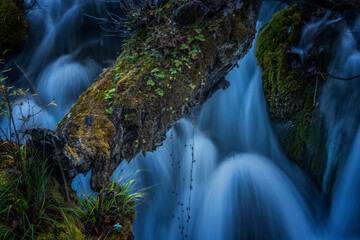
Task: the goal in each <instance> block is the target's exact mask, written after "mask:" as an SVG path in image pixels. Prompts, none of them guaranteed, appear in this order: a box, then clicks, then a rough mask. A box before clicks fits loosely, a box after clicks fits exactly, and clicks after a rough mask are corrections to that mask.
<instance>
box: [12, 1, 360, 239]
mask: <svg viewBox="0 0 360 240" xmlns="http://www.w3.org/2000/svg"><path fill="white" fill-rule="evenodd" d="M40 2H41V4H42V8H43V10H38V11H35V12H32V13H31V14H30V16H29V24H30V37H29V40H28V42H27V46H26V48H25V50H24V51H23V53H22V54H21V55H20V56H19V57H18V58H17V59H16V61H17V62H18V63H20V64H21V65H22V66H23V67H24V69H25V71H26V72H27V74H28V75H29V77H30V78H31V80H32V81H33V82H34V84H35V85H36V87H38V91H39V92H41V95H42V101H43V102H45V103H46V102H48V101H50V100H51V99H52V98H54V97H55V101H56V102H57V103H59V104H60V107H59V109H60V110H59V111H52V110H50V111H45V112H44V115H41V116H43V117H39V118H38V119H37V120H36V121H39V122H40V123H42V124H43V125H44V126H47V127H50V128H52V127H53V126H54V124H55V123H56V122H57V121H59V120H61V118H62V116H64V115H65V113H66V111H67V110H68V109H69V108H70V107H71V104H73V103H74V102H75V101H76V97H77V96H78V95H79V94H80V93H81V92H82V91H83V90H84V89H85V88H86V86H88V85H89V84H90V83H91V82H92V81H93V79H94V78H95V77H96V75H97V74H98V73H99V72H100V70H101V67H103V66H102V65H103V62H105V61H106V60H107V59H108V58H111V57H114V56H113V55H111V54H110V53H112V54H115V53H114V50H113V49H112V47H113V45H112V44H108V45H107V44H103V43H104V41H109V40H104V38H103V36H101V34H100V32H99V31H93V30H92V31H93V32H91V31H88V30H89V29H92V28H93V27H94V25H92V24H89V23H88V22H86V21H85V20H86V19H85V18H84V16H82V12H86V13H93V14H95V13H99V14H101V13H102V9H101V4H100V3H98V2H97V1H85V0H84V1H81V0H78V1H75V0H72V1H60V0H58V1H55V0H53V1H50V0H41V1H40ZM276 7H277V6H275V5H274V4H273V3H266V4H265V6H264V7H263V11H262V13H261V19H260V21H259V25H262V24H263V23H264V22H266V21H268V20H269V18H270V17H271V14H272V13H273V12H274V9H275V8H276ZM84 19H85V20H84ZM326 21H327V19H325V20H324V22H326ZM327 23H328V22H327ZM84 25H86V26H88V27H85V28H83V26H84ZM311 26H316V23H314V24H312V25H309V27H308V28H307V29H311ZM354 29H355V28H354ZM309 32H310V31H309ZM86 33H87V35H86V36H82V34H86ZM309 38H310V40H306V41H308V43H307V44H306V42H304V46H308V44H311V36H309ZM304 39H307V38H306V33H305V34H304ZM116 41H119V40H114V41H113V43H115V42H116ZM304 41H305V40H304ZM110 42H111V40H110ZM357 42H358V39H356V36H355V35H354V34H352V33H348V34H347V35H346V36H344V37H343V39H342V40H341V43H340V46H339V48H338V57H337V58H336V59H339V60H338V62H337V61H335V62H334V64H333V65H334V67H333V68H334V69H336V71H337V73H339V74H340V73H344V74H349V75H352V74H355V73H356V72H357V71H358V66H359V63H360V62H358V59H360V58H358V56H359V55H358V54H359V52H358V50H357V44H356V43H357ZM303 48H304V49H305V47H303ZM305 50H306V49H305ZM109 52H110V53H109ZM115 55H116V54H115ZM340 65H341V66H340ZM341 67H342V68H341ZM227 79H228V80H229V81H230V82H231V87H230V88H229V89H228V90H226V91H225V92H218V93H217V94H215V95H214V96H213V97H212V98H211V99H210V100H209V101H208V102H207V103H206V104H204V105H203V106H202V107H201V108H200V109H196V110H195V111H194V113H193V115H192V116H191V117H190V118H187V119H183V120H181V121H180V122H179V123H178V124H176V125H175V126H174V127H173V128H172V129H171V130H170V132H169V133H168V138H167V140H166V141H165V142H164V145H163V146H162V147H159V148H158V150H157V151H156V152H154V153H149V154H147V156H146V157H142V156H137V157H136V158H135V159H134V160H132V161H131V163H130V164H129V165H128V164H126V163H122V164H121V166H120V167H119V170H120V169H121V171H122V173H121V174H122V175H123V178H124V179H125V180H126V176H132V174H133V172H135V171H137V170H139V169H143V170H144V171H143V172H141V173H140V174H139V175H138V178H139V179H138V181H139V187H148V186H153V185H154V186H153V187H152V188H151V189H150V190H149V197H148V198H147V199H146V200H145V202H144V203H143V204H142V205H140V206H139V207H138V208H137V217H136V219H135V223H134V225H133V227H134V234H135V239H144V240H145V239H146V240H151V239H154V240H162V239H164V240H168V239H183V238H189V239H199V240H200V239H345V238H349V239H360V231H359V229H360V226H359V223H360V221H359V220H360V219H359V216H360V209H359V204H358V203H359V202H360V199H359V198H360V196H359V194H358V193H357V192H358V190H359V184H360V178H359V174H357V171H359V170H360V165H359V161H358V160H359V157H360V155H359V154H360V152H359V149H360V133H359V134H358V137H357V138H356V140H355V141H353V139H354V137H355V129H358V127H359V126H358V123H359V118H358V116H359V115H360V109H358V107H357V106H358V104H357V103H358V102H359V101H358V100H360V99H359V98H358V97H357V96H358V95H359V93H358V92H359V91H358V89H359V86H358V82H356V81H354V82H351V83H350V85H347V84H348V83H344V82H339V81H335V80H334V81H330V83H329V84H327V87H326V88H325V90H324V94H323V97H322V100H321V108H322V109H323V111H324V114H325V115H326V122H327V129H328V132H329V134H328V135H329V139H328V148H329V149H328V152H329V161H328V162H329V164H328V169H329V170H328V173H327V174H328V175H329V174H331V171H332V170H331V169H334V168H333V167H332V165H333V162H336V163H337V162H339V160H342V162H346V165H345V166H343V167H341V168H340V169H343V170H342V171H340V173H339V174H338V175H337V178H336V184H335V192H334V198H333V202H332V206H331V207H330V209H329V210H328V211H326V210H327V209H326V208H322V207H321V206H320V203H321V202H320V197H319V195H320V194H319V193H318V191H317V189H316V188H315V187H314V185H313V184H312V183H311V181H310V180H309V179H308V178H307V176H306V174H304V173H303V172H302V171H301V170H300V169H299V168H297V167H296V166H295V165H294V164H292V163H291V162H289V161H288V160H287V159H286V158H285V157H284V155H283V153H282V152H281V150H280V147H279V145H278V143H277V139H276V136H275V134H274V132H273V131H272V128H271V123H270V120H269V118H268V113H267V110H266V105H265V100H264V96H263V91H262V85H261V71H260V69H259V68H258V66H257V65H256V59H255V56H254V48H253V49H251V51H250V52H249V53H248V54H247V56H246V57H245V58H244V59H242V60H241V61H240V62H239V68H238V69H237V68H235V69H234V70H233V71H232V72H231V73H229V75H228V76H227ZM19 83H20V84H23V85H26V80H25V79H20V80H19ZM37 105H40V104H39V103H37ZM37 108H39V107H37ZM194 122H195V123H196V124H195V126H194V125H193V123H194ZM343 139H345V140H346V144H347V146H348V147H347V148H346V146H344V144H342V143H343ZM353 142H354V143H353ZM350 150H351V153H350V155H349V158H348V160H347V161H344V159H345V158H346V157H344V156H347V153H348V152H350ZM333 159H334V160H333ZM191 171H192V178H193V181H192V180H191ZM116 174H118V173H115V175H114V176H116ZM87 177H89V176H87ZM327 181H328V180H326V179H325V180H324V186H325V187H326V186H327V184H328V183H327ZM78 189H79V188H78ZM190 189H192V190H190ZM324 209H325V211H324ZM327 215H329V217H324V216H327ZM189 216H190V218H189Z"/></svg>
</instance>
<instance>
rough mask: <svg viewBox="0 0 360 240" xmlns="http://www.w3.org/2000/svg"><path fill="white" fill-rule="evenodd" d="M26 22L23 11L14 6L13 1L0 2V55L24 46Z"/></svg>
mask: <svg viewBox="0 0 360 240" xmlns="http://www.w3.org/2000/svg"><path fill="white" fill-rule="evenodd" d="M26 30H27V22H26V19H25V13H24V9H23V8H21V7H18V6H16V5H15V3H14V2H13V0H1V1H0V51H1V52H0V53H2V52H3V51H5V50H8V49H12V50H17V49H19V48H21V46H22V45H23V44H24V41H25V38H26Z"/></svg>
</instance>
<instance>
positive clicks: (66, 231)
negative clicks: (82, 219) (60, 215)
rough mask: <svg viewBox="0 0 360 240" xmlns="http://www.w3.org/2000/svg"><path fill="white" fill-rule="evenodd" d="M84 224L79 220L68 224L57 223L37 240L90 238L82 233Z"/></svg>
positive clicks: (82, 239) (83, 239)
mask: <svg viewBox="0 0 360 240" xmlns="http://www.w3.org/2000/svg"><path fill="white" fill-rule="evenodd" d="M82 230H83V226H82V224H81V223H79V222H77V223H76V222H74V221H73V220H72V221H70V222H68V223H67V224H61V223H56V224H54V225H53V226H52V227H51V228H50V229H48V232H47V233H42V234H39V236H38V237H37V238H36V239H37V240H69V239H73V240H85V239H88V238H86V236H85V235H84V234H83V233H82Z"/></svg>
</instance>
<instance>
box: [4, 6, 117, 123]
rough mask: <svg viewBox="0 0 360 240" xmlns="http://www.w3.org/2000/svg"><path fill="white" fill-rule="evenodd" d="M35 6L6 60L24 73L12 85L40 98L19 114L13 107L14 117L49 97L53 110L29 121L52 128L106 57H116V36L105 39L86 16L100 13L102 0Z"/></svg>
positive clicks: (103, 11)
mask: <svg viewBox="0 0 360 240" xmlns="http://www.w3.org/2000/svg"><path fill="white" fill-rule="evenodd" d="M38 5H39V6H38V7H37V8H35V9H34V10H32V11H30V12H29V14H28V16H27V21H28V24H29V33H28V38H27V41H26V44H25V48H24V50H23V51H22V53H21V54H20V55H19V56H18V57H16V58H15V59H14V60H13V61H12V62H10V64H11V65H12V68H13V69H14V70H17V68H18V67H17V66H19V68H21V70H22V71H24V73H25V74H22V73H21V77H19V80H18V81H17V82H16V83H17V85H19V86H21V87H23V88H25V89H27V88H30V89H31V91H32V92H33V93H35V92H36V93H39V95H40V97H39V98H33V99H31V100H30V102H29V104H26V105H25V106H23V107H22V112H20V109H15V114H16V116H15V118H16V119H17V118H20V117H21V115H22V114H24V115H27V114H35V113H37V112H39V110H40V109H42V108H43V107H44V106H46V105H47V104H48V103H49V102H51V101H52V100H53V99H54V100H55V102H56V103H57V104H58V106H59V107H58V108H56V109H51V108H50V109H47V111H43V112H41V113H40V114H37V115H35V117H34V118H33V119H32V120H33V121H34V122H36V123H37V124H41V126H42V127H47V128H50V129H52V128H54V126H55V125H56V124H57V122H58V121H59V120H61V119H62V117H63V116H64V115H65V114H66V112H67V111H68V110H69V109H70V108H71V106H72V104H73V103H75V102H76V100H77V98H78V96H79V95H80V94H81V93H82V92H83V91H85V90H86V88H87V87H88V86H89V85H90V83H91V82H93V81H94V79H96V78H97V76H98V75H99V73H100V72H101V70H102V67H107V66H108V65H109V62H111V61H110V60H109V59H115V58H116V56H117V54H118V52H117V51H120V49H121V39H120V40H119V39H118V38H109V37H106V36H105V35H106V33H104V32H103V31H101V30H100V28H99V26H98V23H97V21H96V20H94V19H91V18H90V17H88V16H87V15H93V16H104V15H105V14H106V4H105V3H104V2H102V1H96V0H89V1H87V0H69V1H59V0H52V1H49V0H39V1H38ZM85 14H87V15H85ZM16 65H17V66H16ZM14 75H16V73H14ZM15 77H16V76H15ZM13 78H14V77H13ZM3 124H4V123H3Z"/></svg>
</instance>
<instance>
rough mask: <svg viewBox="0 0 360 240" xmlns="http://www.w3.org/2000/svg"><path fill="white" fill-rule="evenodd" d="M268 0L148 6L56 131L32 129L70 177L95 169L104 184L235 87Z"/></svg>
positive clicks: (96, 183) (95, 182) (97, 182)
mask: <svg viewBox="0 0 360 240" xmlns="http://www.w3.org/2000/svg"><path fill="white" fill-rule="evenodd" d="M261 2H262V0H231V1H226V0H201V1H200V0H194V1H188V2H184V1H175V2H174V3H172V4H165V5H164V6H163V8H162V9H161V10H159V9H157V10H154V9H153V8H148V9H144V10H143V11H142V12H140V14H145V16H146V18H143V23H144V22H145V23H146V24H145V26H140V28H139V29H137V31H136V33H135V34H134V35H133V36H132V37H131V38H130V39H129V40H128V41H127V43H126V44H125V45H124V50H123V52H122V54H121V55H120V56H119V57H118V59H117V60H116V62H115V63H114V65H112V66H111V67H109V68H108V69H107V70H106V71H104V72H103V73H102V74H101V75H100V77H99V79H98V80H97V81H95V82H94V83H93V84H92V85H91V86H90V87H89V88H88V89H87V91H85V92H84V93H83V94H82V95H81V96H80V98H79V100H78V102H77V103H76V104H75V105H74V106H73V108H72V109H71V110H70V111H69V113H68V114H67V115H66V116H65V118H64V119H63V120H62V121H61V122H60V124H59V125H58V126H57V128H56V130H55V131H50V130H46V129H33V130H31V131H30V135H31V136H32V141H33V142H34V144H36V145H37V146H38V147H39V149H43V150H44V151H45V152H46V154H47V155H48V156H49V157H51V158H52V159H55V160H56V162H57V165H58V166H59V167H60V168H61V169H62V170H63V171H64V172H65V173H66V175H67V177H68V178H69V180H71V179H72V178H73V177H75V176H76V175H77V174H79V173H86V172H88V171H90V170H91V171H92V177H91V187H92V188H93V189H98V188H100V187H101V185H102V184H104V183H105V182H107V181H108V179H109V177H110V176H111V174H112V173H113V172H114V170H115V169H116V168H117V166H118V165H119V163H120V162H121V161H123V160H127V161H130V160H131V159H133V158H134V157H135V156H136V155H137V154H138V153H140V152H143V154H145V153H146V152H151V151H154V150H155V149H156V148H157V147H158V146H160V145H161V144H162V142H163V141H164V139H165V138H166V132H167V131H168V130H169V129H170V127H171V126H172V125H173V124H174V123H175V122H176V121H178V120H179V119H180V118H182V117H183V116H184V115H186V114H187V113H189V111H190V110H191V109H192V108H193V107H195V106H198V105H200V104H202V103H204V102H205V101H206V100H207V99H208V98H210V97H211V96H212V94H213V93H215V92H216V91H217V90H219V89H225V88H227V87H228V85H229V83H228V82H227V81H226V80H225V78H224V77H225V76H226V75H227V73H228V72H229V71H230V70H231V69H232V68H233V67H234V66H235V65H236V64H237V62H238V60H239V59H240V58H242V57H243V56H245V54H246V53H247V51H248V50H249V49H250V48H251V46H252V42H253V39H254V37H255V33H256V22H257V17H258V13H259V9H260V6H261ZM154 16H155V17H154ZM194 16H195V17H194Z"/></svg>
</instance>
